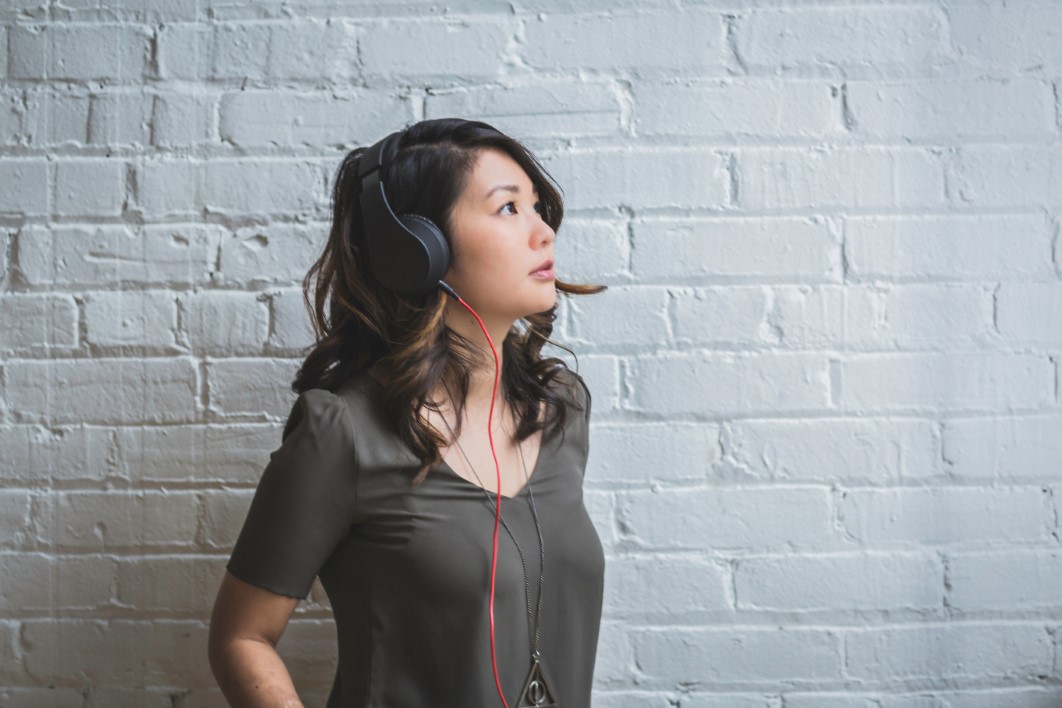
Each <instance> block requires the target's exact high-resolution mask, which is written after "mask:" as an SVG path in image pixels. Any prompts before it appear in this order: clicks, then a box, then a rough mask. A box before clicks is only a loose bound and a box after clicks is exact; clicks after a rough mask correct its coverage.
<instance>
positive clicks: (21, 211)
mask: <svg viewBox="0 0 1062 708" xmlns="http://www.w3.org/2000/svg"><path fill="white" fill-rule="evenodd" d="M0 184H3V185H4V189H2V190H0V214H11V215H26V216H34V215H38V216H42V215H45V214H47V213H48V211H49V210H50V204H49V199H48V195H49V193H50V192H51V189H49V187H48V163H47V162H45V161H44V160H40V159H26V160H22V159H18V158H11V157H5V158H4V160H3V161H0Z"/></svg>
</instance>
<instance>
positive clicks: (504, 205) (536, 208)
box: [498, 202, 542, 214]
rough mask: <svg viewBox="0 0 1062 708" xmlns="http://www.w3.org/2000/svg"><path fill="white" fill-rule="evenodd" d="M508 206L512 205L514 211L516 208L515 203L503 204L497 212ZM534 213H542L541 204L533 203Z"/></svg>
mask: <svg viewBox="0 0 1062 708" xmlns="http://www.w3.org/2000/svg"><path fill="white" fill-rule="evenodd" d="M510 204H512V205H513V208H514V209H515V208H516V202H505V203H504V204H502V206H501V209H499V210H498V211H502V210H504V209H505V207H507V206H509V205H510ZM535 211H537V212H538V213H539V214H541V213H542V202H535ZM513 213H516V212H513Z"/></svg>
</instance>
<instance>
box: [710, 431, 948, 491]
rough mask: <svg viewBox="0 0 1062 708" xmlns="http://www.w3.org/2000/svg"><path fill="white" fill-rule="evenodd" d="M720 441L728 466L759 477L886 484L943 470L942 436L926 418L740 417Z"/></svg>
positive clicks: (744, 474) (936, 473) (919, 477)
mask: <svg viewBox="0 0 1062 708" xmlns="http://www.w3.org/2000/svg"><path fill="white" fill-rule="evenodd" d="M721 444H722V448H723V452H724V457H723V465H724V466H726V467H730V468H732V469H733V470H734V472H735V473H737V474H741V475H743V476H748V477H751V478H753V479H757V480H778V481H785V482H790V481H802V482H804V481H806V482H823V483H829V482H831V481H836V480H851V481H859V482H863V483H873V484H883V483H887V482H899V481H901V480H905V479H923V478H926V479H931V478H933V477H939V476H940V475H942V473H943V470H942V466H943V463H942V456H941V441H940V436H939V434H938V433H937V430H936V425H935V424H934V423H932V422H931V421H924V420H896V419H887V418H880V419H870V420H866V419H858V420H854V419H845V418H814V419H808V420H738V421H732V422H728V423H727V424H726V425H725V426H724V427H723V435H722V442H721Z"/></svg>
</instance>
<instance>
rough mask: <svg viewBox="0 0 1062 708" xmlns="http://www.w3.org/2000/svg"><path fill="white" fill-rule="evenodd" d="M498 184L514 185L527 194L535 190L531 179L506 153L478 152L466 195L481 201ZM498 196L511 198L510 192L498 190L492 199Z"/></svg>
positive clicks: (498, 151) (488, 150)
mask: <svg viewBox="0 0 1062 708" xmlns="http://www.w3.org/2000/svg"><path fill="white" fill-rule="evenodd" d="M500 184H506V185H507V184H514V185H516V186H517V187H519V188H520V192H521V193H524V194H527V193H529V192H532V191H536V190H535V185H534V184H532V183H531V178H530V177H528V176H527V173H526V172H524V168H522V167H520V163H518V162H517V161H516V160H514V159H513V158H512V157H510V156H509V154H508V153H506V152H503V151H502V150H497V149H495V148H488V149H485V150H482V151H480V154H479V157H478V159H477V161H476V166H475V167H474V168H473V169H472V173H471V175H469V180H468V189H467V195H466V196H469V197H470V198H472V199H478V200H482V199H484V198H485V197H486V195H487V192H489V191H490V190H491V189H493V188H494V187H497V186H498V185H500ZM499 195H507V196H509V197H511V196H512V193H511V192H508V191H505V190H498V191H497V192H495V193H494V195H493V196H494V197H498V196H499Z"/></svg>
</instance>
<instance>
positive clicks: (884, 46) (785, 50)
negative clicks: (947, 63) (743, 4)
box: [734, 5, 950, 76]
mask: <svg viewBox="0 0 1062 708" xmlns="http://www.w3.org/2000/svg"><path fill="white" fill-rule="evenodd" d="M734 47H735V51H736V52H737V54H738V56H739V57H740V58H741V64H742V66H743V67H744V69H745V71H750V72H752V73H786V74H788V73H798V72H799V73H800V74H807V73H809V72H811V71H813V70H826V69H832V70H834V71H836V70H840V71H843V72H845V74H844V75H848V76H850V75H853V74H856V75H858V74H863V73H869V74H872V75H875V74H877V73H879V72H917V71H929V70H930V69H931V68H933V67H934V66H935V65H936V64H937V63H938V62H941V61H943V60H945V59H947V58H950V51H949V47H948V32H947V21H946V17H945V15H944V14H943V13H942V12H941V11H938V10H937V9H935V8H934V7H932V6H924V7H922V6H911V7H907V6H889V5H885V6H851V7H800V6H799V5H794V6H792V7H778V8H773V7H772V8H754V9H750V10H749V11H747V12H744V13H742V15H741V16H740V17H738V18H737V21H736V23H735V29H734Z"/></svg>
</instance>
